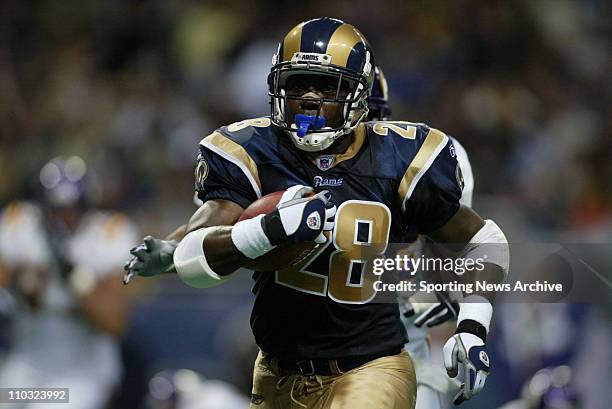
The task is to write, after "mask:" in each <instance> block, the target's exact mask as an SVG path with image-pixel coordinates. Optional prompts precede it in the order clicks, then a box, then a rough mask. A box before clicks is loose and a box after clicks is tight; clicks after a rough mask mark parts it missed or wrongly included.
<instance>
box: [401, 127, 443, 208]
mask: <svg viewBox="0 0 612 409" xmlns="http://www.w3.org/2000/svg"><path fill="white" fill-rule="evenodd" d="M447 142H448V136H446V135H445V134H444V133H443V132H440V131H438V130H437V129H433V128H430V129H429V132H428V133H427V136H426V137H425V141H424V142H423V144H422V145H421V148H420V149H419V151H418V152H417V154H416V155H415V156H414V158H413V159H412V162H410V165H409V166H408V169H406V173H404V177H403V178H402V181H401V182H400V186H399V189H398V191H397V192H398V194H399V197H400V199H401V201H402V211H404V210H406V202H407V201H408V199H409V198H410V196H411V195H412V192H413V191H414V188H415V187H416V185H417V183H418V182H419V180H420V179H421V177H422V176H423V175H424V174H425V172H427V170H428V169H429V167H430V166H431V164H432V163H433V161H434V160H435V159H436V157H437V156H438V154H439V153H440V152H441V151H442V149H443V148H444V147H445V146H446V143H447Z"/></svg>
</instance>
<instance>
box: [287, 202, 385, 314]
mask: <svg viewBox="0 0 612 409" xmlns="http://www.w3.org/2000/svg"><path fill="white" fill-rule="evenodd" d="M390 228H391V212H390V211H389V208H388V207H387V206H385V205H384V204H383V203H378V202H369V201H362V200H348V201H346V202H344V203H342V204H341V205H340V207H339V208H338V211H337V213H336V224H335V227H334V231H333V236H332V241H328V242H327V243H326V244H325V245H324V246H322V247H321V248H320V249H319V250H317V251H316V252H315V253H314V254H313V255H312V256H311V257H309V258H306V259H305V260H303V261H301V262H300V263H298V264H296V265H294V266H292V267H290V268H287V269H284V270H279V271H277V272H276V282H277V283H278V284H281V285H284V286H287V287H291V288H293V289H295V290H298V291H302V292H305V293H309V294H314V295H319V296H322V297H325V296H329V297H330V298H331V299H332V300H334V301H337V302H340V303H345V304H365V303H367V302H368V301H371V300H372V299H373V298H374V296H375V295H376V293H375V291H374V287H373V284H374V281H376V280H377V279H378V277H377V276H376V275H374V274H373V273H372V272H371V270H372V269H371V268H368V266H367V263H368V261H367V260H368V259H369V260H372V258H373V257H374V256H376V255H381V254H383V253H384V252H385V250H386V248H387V243H388V241H389V229H390ZM332 242H333V244H334V246H335V247H336V250H335V251H333V252H332V253H331V255H330V256H329V274H328V275H327V276H325V275H321V274H317V273H314V272H312V271H309V270H308V267H309V266H310V265H311V264H312V263H313V261H314V260H315V259H316V258H317V257H318V256H319V255H321V253H323V252H324V251H325V250H326V249H327V247H328V246H329V245H331V243H332ZM357 265H359V266H357ZM359 268H360V274H356V271H357V272H359V270H356V269H359ZM357 275H358V276H359V277H358V278H359V280H357V279H356V278H357V277H355V276H357Z"/></svg>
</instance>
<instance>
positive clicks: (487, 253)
mask: <svg viewBox="0 0 612 409" xmlns="http://www.w3.org/2000/svg"><path fill="white" fill-rule="evenodd" d="M461 257H462V258H465V259H472V260H476V259H478V258H482V259H484V260H485V261H486V262H487V263H491V264H497V265H498V266H500V267H501V268H502V270H503V272H504V278H505V277H507V276H508V269H509V268H510V249H509V248H508V239H507V238H506V236H505V235H504V232H503V231H502V230H501V229H500V228H499V226H498V225H497V224H495V222H494V221H493V220H485V224H484V226H482V228H481V229H480V230H478V232H476V234H475V235H474V237H472V239H471V240H470V242H469V243H468V245H467V246H466V249H465V251H464V252H463V254H462V255H461Z"/></svg>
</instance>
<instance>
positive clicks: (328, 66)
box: [126, 18, 508, 409]
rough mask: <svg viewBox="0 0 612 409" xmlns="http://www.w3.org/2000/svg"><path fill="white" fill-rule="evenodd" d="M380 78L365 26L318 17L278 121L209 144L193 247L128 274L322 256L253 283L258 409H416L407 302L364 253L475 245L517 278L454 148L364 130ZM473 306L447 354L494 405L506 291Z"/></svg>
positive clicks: (294, 40) (498, 272) (287, 62)
mask: <svg viewBox="0 0 612 409" xmlns="http://www.w3.org/2000/svg"><path fill="white" fill-rule="evenodd" d="M373 69H374V55H373V51H372V48H371V47H370V45H369V43H368V42H367V40H366V39H365V37H364V36H363V35H362V34H361V33H360V32H359V31H358V30H357V29H356V28H355V27H353V26H351V25H350V24H346V23H344V22H343V21H340V20H337V19H333V18H318V19H314V20H309V21H306V22H303V23H300V24H298V25H297V26H295V27H294V28H293V29H292V30H291V31H289V33H288V34H287V35H286V36H285V38H284V39H283V41H282V42H281V43H280V45H279V47H278V50H277V52H276V54H275V55H274V57H273V65H272V69H271V72H270V75H269V77H268V83H269V87H270V91H269V94H270V103H271V114H270V116H269V117H264V118H257V119H252V120H244V121H240V122H236V123H234V124H231V125H229V126H224V127H221V128H219V129H218V130H217V131H215V132H213V133H212V134H211V135H209V136H207V137H206V138H204V139H203V140H202V141H201V143H200V147H199V148H200V155H199V158H198V166H197V169H198V170H197V172H196V175H197V180H196V190H197V193H198V196H199V198H200V199H201V200H202V202H203V205H202V206H201V207H200V208H199V209H198V210H197V211H196V213H195V214H194V216H193V217H192V218H191V220H190V222H189V223H188V225H187V229H186V233H187V234H186V235H184V237H182V239H181V240H180V242H172V241H163V240H157V239H152V238H148V239H147V240H146V242H145V243H144V244H142V245H141V246H139V247H138V248H135V249H133V251H132V254H133V255H134V257H133V258H132V259H131V260H130V261H129V262H128V263H127V264H126V270H127V273H128V275H130V274H131V275H155V274H158V273H161V272H165V271H167V270H168V269H169V267H170V266H169V264H171V263H170V259H172V261H173V262H174V267H175V269H176V272H177V273H178V275H179V276H180V277H181V278H182V279H183V280H184V281H186V282H188V283H190V284H191V285H194V286H198V287H212V286H214V285H218V284H221V283H223V282H225V281H226V280H228V279H229V277H231V275H232V273H234V272H235V271H236V270H238V269H239V268H240V267H243V266H247V267H248V266H249V265H252V263H253V260H254V259H260V258H261V257H262V256H265V255H266V254H268V253H270V252H272V251H274V249H275V248H276V247H281V248H283V246H286V245H288V244H296V243H305V242H316V243H318V244H319V247H318V250H317V251H315V252H314V253H311V254H310V255H309V257H308V258H307V259H306V260H303V261H300V263H299V264H298V265H293V266H288V267H287V268H280V269H277V270H276V271H256V272H255V273H254V275H253V278H254V280H255V285H254V288H253V292H254V293H255V304H254V306H253V311H252V316H251V327H252V330H253V333H254V335H255V340H256V342H257V344H258V345H259V347H260V349H261V353H260V354H259V357H258V359H257V361H256V363H255V369H254V380H253V389H252V398H251V408H253V409H258V408H259V409H268V408H279V409H281V408H282V409H285V408H336V409H339V408H347V409H348V408H351V409H355V408H356V409H359V408H381V409H383V408H397V409H406V408H414V405H415V399H416V379H415V374H414V369H413V366H412V362H411V360H410V358H409V355H408V354H407V353H406V352H405V351H404V349H403V346H404V344H405V343H406V342H407V337H406V332H405V329H404V327H403V325H402V323H401V320H400V314H399V310H398V307H397V302H395V303H378V302H371V300H372V299H373V298H374V297H375V295H376V294H373V291H372V289H371V288H367V283H371V277H366V275H368V274H371V273H370V272H368V269H367V268H365V267H364V266H360V262H362V260H361V259H360V256H361V254H362V250H364V249H366V248H369V249H371V248H376V249H378V251H379V252H382V251H383V250H384V248H385V247H386V244H387V243H390V242H395V243H411V242H413V241H414V240H416V238H417V236H418V235H419V234H424V235H429V236H430V237H431V238H432V239H433V240H436V241H439V242H441V243H465V244H468V243H469V246H462V250H461V251H460V253H461V256H462V257H474V256H476V255H477V254H480V253H481V252H482V249H483V243H484V242H496V243H499V246H501V248H502V249H503V251H499V252H497V253H496V254H491V255H490V256H489V258H488V259H487V261H488V262H487V263H485V266H486V268H485V269H484V270H483V271H481V272H479V273H478V274H482V275H486V276H487V277H488V280H489V281H495V280H497V281H500V280H502V279H503V277H504V276H505V273H506V271H507V268H508V258H507V255H508V253H507V242H506V239H505V237H504V235H503V233H502V232H501V230H500V229H499V227H497V225H496V224H495V223H494V222H493V221H490V220H487V221H485V220H483V219H482V218H481V217H480V216H478V215H477V214H476V213H475V212H473V211H472V210H471V209H469V208H467V207H464V206H461V205H460V203H459V199H460V197H461V182H460V180H459V178H457V177H456V174H457V160H456V155H455V154H454V147H453V145H452V143H451V142H450V140H449V138H448V137H447V136H446V135H445V134H444V133H442V132H440V131H438V130H435V129H433V128H430V127H428V126H426V125H424V124H414V123H407V122H364V120H365V118H366V117H367V114H368V107H367V98H368V96H369V95H370V92H371V89H372V84H373ZM278 191H284V193H283V194H282V197H281V198H280V202H279V203H278V205H277V207H276V208H275V209H273V210H271V211H269V212H267V213H266V214H262V215H259V216H257V217H253V218H250V219H246V220H241V221H238V220H239V218H240V216H241V215H242V213H243V212H244V209H245V208H247V207H249V205H250V204H251V203H253V202H254V201H256V200H257V199H259V198H261V197H262V196H264V195H267V194H269V193H271V192H278ZM313 193H316V194H313ZM181 236H182V234H178V235H176V237H177V238H181ZM466 275H467V274H466ZM475 278H478V277H471V279H475ZM471 297H472V298H471V300H468V299H466V300H464V302H465V303H466V305H465V306H462V309H461V311H462V314H463V315H460V317H459V319H458V325H457V332H456V334H455V335H453V336H452V337H451V338H450V339H449V341H448V342H447V344H446V345H445V357H446V358H445V359H446V364H447V367H448V370H449V372H450V373H451V375H453V376H456V375H457V374H458V373H461V374H462V375H464V376H466V385H465V387H464V388H463V389H462V391H461V393H460V397H458V400H462V399H469V398H470V397H471V396H472V395H473V394H475V393H478V391H480V390H481V389H482V387H483V386H484V380H485V378H486V376H487V374H488V371H489V362H488V357H487V355H486V351H485V342H486V335H487V331H488V327H489V322H490V320H491V315H492V306H491V303H490V299H491V297H492V294H474V295H472V296H471ZM470 301H472V302H471V303H470Z"/></svg>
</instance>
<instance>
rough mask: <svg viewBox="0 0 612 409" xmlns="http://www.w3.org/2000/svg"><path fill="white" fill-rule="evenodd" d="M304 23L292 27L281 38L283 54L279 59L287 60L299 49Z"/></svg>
mask: <svg viewBox="0 0 612 409" xmlns="http://www.w3.org/2000/svg"><path fill="white" fill-rule="evenodd" d="M303 26H304V23H300V24H298V25H297V26H295V27H294V28H293V30H291V31H290V32H289V34H287V35H286V36H285V39H284V40H283V55H282V56H281V57H282V58H281V61H289V60H291V58H292V57H293V54H295V53H297V52H298V51H300V48H301V46H302V27H303Z"/></svg>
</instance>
